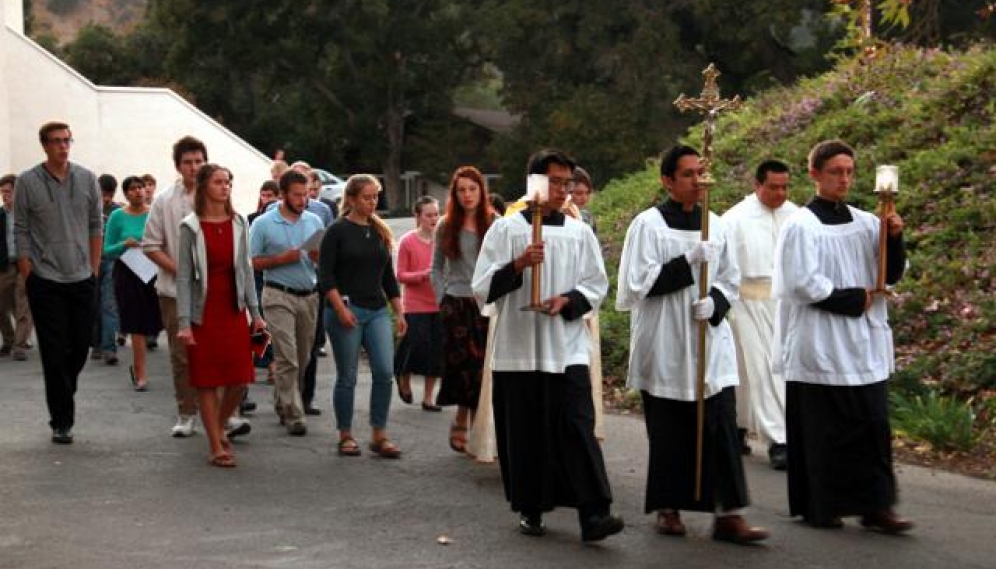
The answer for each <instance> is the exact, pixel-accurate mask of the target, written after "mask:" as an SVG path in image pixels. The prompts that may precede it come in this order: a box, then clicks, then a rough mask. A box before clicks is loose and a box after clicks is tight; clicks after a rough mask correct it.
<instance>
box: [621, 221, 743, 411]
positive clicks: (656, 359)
mask: <svg viewBox="0 0 996 569" xmlns="http://www.w3.org/2000/svg"><path fill="white" fill-rule="evenodd" d="M709 215H710V218H709V219H710V221H709V224H710V235H709V241H712V242H717V243H720V244H721V252H720V257H719V261H718V262H717V263H712V264H710V265H709V285H710V287H715V288H716V289H717V290H719V291H720V292H722V293H723V296H725V297H726V300H727V301H728V302H730V303H731V304H732V303H733V302H735V301H736V300H737V298H738V296H739V289H740V271H739V270H738V269H737V264H736V260H735V259H734V257H733V252H732V250H731V248H730V247H729V244H728V243H727V236H726V228H725V226H724V224H723V222H722V220H721V219H720V218H719V216H717V215H716V214H713V213H709ZM700 236H701V233H700V232H699V231H698V230H694V231H688V230H681V229H673V228H671V227H669V226H668V225H667V223H666V222H665V221H664V216H663V215H661V212H660V211H659V210H658V209H657V208H650V209H648V210H646V211H644V212H643V213H641V214H640V215H638V216H637V217H636V219H634V220H633V223H632V224H630V226H629V229H628V230H627V231H626V241H625V243H624V244H623V253H622V258H621V259H620V262H619V287H618V291H617V295H616V310H620V311H631V312H632V315H631V317H630V348H629V374H628V376H627V382H626V383H627V386H628V387H630V388H632V389H640V390H643V391H647V392H648V393H650V394H651V395H653V396H654V397H664V398H667V399H676V400H679V401H695V400H696V387H695V384H696V378H697V375H698V371H697V358H698V328H699V324H698V321H696V320H695V319H694V318H693V317H692V303H693V302H695V301H696V300H698V296H699V292H698V291H699V287H698V278H699V271H698V268H697V267H692V276H693V278H694V279H695V281H696V282H695V284H693V285H692V286H688V287H685V288H684V289H681V290H679V291H675V292H673V293H669V294H664V295H660V296H652V297H648V296H647V294H648V293H649V292H650V289H651V288H652V287H653V286H654V283H655V282H657V278H658V277H659V276H660V274H661V270H662V269H663V267H664V265H665V264H667V263H668V262H669V261H670V260H671V259H674V258H675V257H677V256H679V255H683V254H684V253H685V252H687V251H689V250H690V249H692V248H693V247H694V246H695V244H696V243H698V242H699V240H700ZM707 330H708V331H707V333H706V346H707V349H708V351H709V359H708V361H707V362H706V378H705V379H706V387H705V397H711V396H713V395H715V394H717V393H719V392H720V391H722V390H723V389H724V388H726V387H729V386H733V385H737V384H738V383H739V378H738V375H737V360H736V349H735V347H734V344H733V333H732V331H731V329H730V324H729V322H727V321H726V320H725V319H724V320H723V321H722V322H721V323H720V324H719V326H712V325H708V327H707Z"/></svg>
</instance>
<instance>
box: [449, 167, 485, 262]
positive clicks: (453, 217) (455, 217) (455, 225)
mask: <svg viewBox="0 0 996 569" xmlns="http://www.w3.org/2000/svg"><path fill="white" fill-rule="evenodd" d="M460 178H467V179H468V180H470V181H472V182H474V183H475V184H477V187H479V188H480V189H481V200H480V203H479V204H478V206H477V210H476V211H475V212H474V219H475V220H476V221H477V248H478V249H480V248H481V242H482V241H484V234H485V233H487V232H488V229H489V228H490V227H491V222H492V221H493V220H494V217H495V210H494V209H493V208H492V207H491V199H490V198H488V183H487V181H486V180H485V179H484V176H483V175H482V174H481V171H480V170H478V169H477V168H474V167H473V166H460V167H459V168H457V169H456V171H455V172H453V177H452V178H450V191H449V193H448V194H447V198H446V222H445V224H444V226H443V253H444V254H445V255H446V256H447V257H448V258H450V259H458V258H459V257H460V229H461V228H462V227H463V221H464V217H465V216H466V214H467V212H466V211H464V209H463V207H461V206H460V200H459V198H457V181H458V180H459V179H460Z"/></svg>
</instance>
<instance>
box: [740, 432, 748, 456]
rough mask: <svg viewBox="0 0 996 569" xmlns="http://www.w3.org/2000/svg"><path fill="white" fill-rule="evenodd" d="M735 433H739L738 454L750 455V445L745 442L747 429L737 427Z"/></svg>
mask: <svg viewBox="0 0 996 569" xmlns="http://www.w3.org/2000/svg"><path fill="white" fill-rule="evenodd" d="M737 434H738V435H740V454H742V455H744V456H749V455H750V452H751V450H750V445H749V444H747V429H737Z"/></svg>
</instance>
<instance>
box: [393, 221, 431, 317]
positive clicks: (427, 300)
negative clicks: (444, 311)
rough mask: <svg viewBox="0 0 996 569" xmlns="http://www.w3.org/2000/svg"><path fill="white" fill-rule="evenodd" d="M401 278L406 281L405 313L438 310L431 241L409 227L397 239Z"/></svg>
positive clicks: (398, 271) (402, 294)
mask: <svg viewBox="0 0 996 569" xmlns="http://www.w3.org/2000/svg"><path fill="white" fill-rule="evenodd" d="M397 266H398V269H397V274H398V282H400V283H401V284H403V285H404V290H403V291H402V293H401V302H402V304H403V305H404V308H405V312H406V313H425V312H439V305H437V304H436V293H435V292H434V291H433V289H432V279H431V278H430V272H431V270H432V242H431V241H430V242H428V243H426V242H425V241H422V240H421V239H419V237H418V232H417V230H412V231H409V232H408V233H405V235H404V236H403V237H402V238H401V240H400V241H399V242H398V265H397Z"/></svg>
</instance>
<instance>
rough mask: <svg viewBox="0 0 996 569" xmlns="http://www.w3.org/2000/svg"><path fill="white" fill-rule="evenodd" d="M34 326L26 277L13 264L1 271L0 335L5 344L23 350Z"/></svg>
mask: <svg viewBox="0 0 996 569" xmlns="http://www.w3.org/2000/svg"><path fill="white" fill-rule="evenodd" d="M12 319H13V325H12V324H11V320H12ZM34 327H35V324H34V321H33V320H31V308H30V307H28V294H27V291H26V290H25V287H24V277H22V276H21V274H20V272H18V270H17V267H15V266H14V265H11V266H10V267H7V269H6V270H4V271H0V335H2V336H3V345H4V346H10V347H13V348H19V349H22V350H23V349H25V348H27V347H28V338H30V337H31V332H32V330H33V329H34Z"/></svg>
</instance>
